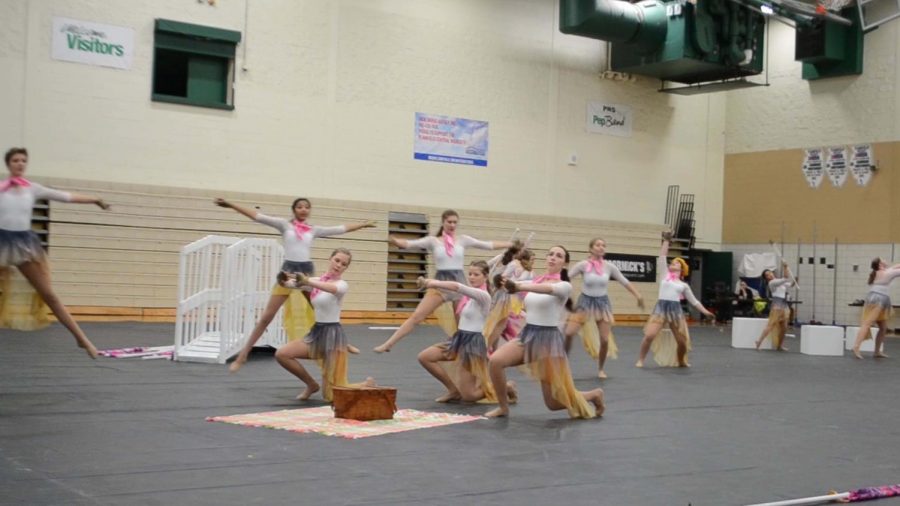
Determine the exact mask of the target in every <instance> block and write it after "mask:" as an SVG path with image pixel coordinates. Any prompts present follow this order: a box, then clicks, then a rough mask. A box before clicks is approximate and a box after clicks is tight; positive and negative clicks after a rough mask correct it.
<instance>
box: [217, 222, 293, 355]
mask: <svg viewBox="0 0 900 506" xmlns="http://www.w3.org/2000/svg"><path fill="white" fill-rule="evenodd" d="M283 259H284V248H283V247H282V246H281V244H280V243H279V242H278V241H275V240H272V239H242V240H240V241H238V242H236V243H234V244H232V245H231V246H229V247H228V249H227V250H226V252H225V266H224V267H225V272H226V273H227V274H226V275H225V276H224V278H225V281H224V284H223V286H222V288H223V290H222V333H221V336H222V338H221V342H220V347H219V349H220V354H219V363H220V364H224V363H225V361H227V360H228V359H229V358H230V357H232V356H234V355H236V354H237V353H238V352H239V351H240V349H241V347H242V346H243V344H244V341H245V340H246V339H247V336H249V335H250V332H252V331H253V327H254V326H255V325H256V322H257V321H258V320H259V317H260V316H261V315H262V313H263V311H264V310H265V308H266V302H268V300H269V296H270V294H271V291H272V283H273V280H274V279H275V275H276V274H278V271H279V269H281V264H282V260H283ZM282 316H283V315H282V310H279V311H278V313H277V314H275V317H274V318H273V319H272V323H271V324H270V325H269V327H268V328H267V329H266V331H265V333H263V335H262V337H261V338H260V340H259V341H257V343H256V346H266V345H268V346H272V347H275V348H279V347H281V346H282V345H283V344H284V343H286V342H287V339H286V336H285V332H284V326H283V325H282V324H281V320H282Z"/></svg>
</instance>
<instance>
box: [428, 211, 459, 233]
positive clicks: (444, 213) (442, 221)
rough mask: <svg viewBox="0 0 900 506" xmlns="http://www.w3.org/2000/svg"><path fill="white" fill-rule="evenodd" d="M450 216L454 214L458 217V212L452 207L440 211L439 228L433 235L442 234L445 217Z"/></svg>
mask: <svg viewBox="0 0 900 506" xmlns="http://www.w3.org/2000/svg"><path fill="white" fill-rule="evenodd" d="M451 216H456V218H457V219H458V218H459V213H457V212H456V211H454V210H453V209H447V210H446V211H444V212H443V213H441V228H439V229H438V231H437V233H436V234H434V235H435V237H440V236H442V235H444V220H446V219H447V218H449V217H451Z"/></svg>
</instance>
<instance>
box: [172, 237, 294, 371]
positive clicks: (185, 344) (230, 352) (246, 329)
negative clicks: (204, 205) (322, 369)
mask: <svg viewBox="0 0 900 506" xmlns="http://www.w3.org/2000/svg"><path fill="white" fill-rule="evenodd" d="M283 256H284V251H283V249H282V246H281V244H279V243H278V242H277V241H274V240H271V239H238V238H236V237H224V236H215V235H210V236H207V237H204V238H203V239H200V240H199V241H195V242H193V243H191V244H188V245H187V246H185V247H184V248H182V250H181V255H180V260H179V269H178V311H177V315H176V320H175V353H174V359H175V360H179V361H186V362H209V363H220V364H224V363H225V362H226V361H227V360H228V359H229V358H231V357H232V356H234V355H235V354H237V353H238V351H240V348H241V346H242V345H243V342H244V340H245V339H246V337H247V336H248V335H249V334H250V332H251V331H252V330H253V326H254V325H255V324H256V321H257V320H258V318H259V316H260V315H261V314H262V311H263V309H264V308H265V305H266V301H267V300H268V298H269V293H270V291H271V289H272V280H273V279H274V277H275V275H276V274H277V272H278V269H279V268H280V267H281V263H282V258H283ZM281 317H282V314H281V311H279V312H278V314H276V315H275V318H273V319H272V325H270V326H269V329H267V330H266V333H265V334H263V337H262V339H260V340H259V342H258V343H257V345H258V346H264V345H269V346H274V347H276V348H277V347H280V346H281V345H282V344H284V343H285V342H286V339H285V334H284V329H283V327H282V325H281Z"/></svg>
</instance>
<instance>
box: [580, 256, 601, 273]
mask: <svg viewBox="0 0 900 506" xmlns="http://www.w3.org/2000/svg"><path fill="white" fill-rule="evenodd" d="M587 262H588V264H587V269H585V270H584V272H591V271H594V272H596V273H597V275H599V276H602V275H603V258H600V259H599V260H595V259H593V258H588V261H587Z"/></svg>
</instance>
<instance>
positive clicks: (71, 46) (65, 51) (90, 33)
mask: <svg viewBox="0 0 900 506" xmlns="http://www.w3.org/2000/svg"><path fill="white" fill-rule="evenodd" d="M51 52H52V54H51V56H52V57H53V59H54V60H63V61H70V62H75V63H85V64H88V65H99V66H101V67H113V68H117V69H130V68H131V60H132V57H133V56H134V30H132V29H131V28H125V27H121V26H112V25H102V24H100V23H91V22H89V21H79V20H77V19H69V18H61V17H54V18H53V45H52V49H51Z"/></svg>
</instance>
